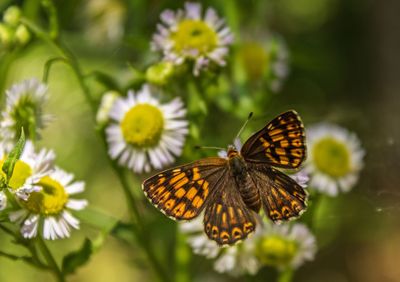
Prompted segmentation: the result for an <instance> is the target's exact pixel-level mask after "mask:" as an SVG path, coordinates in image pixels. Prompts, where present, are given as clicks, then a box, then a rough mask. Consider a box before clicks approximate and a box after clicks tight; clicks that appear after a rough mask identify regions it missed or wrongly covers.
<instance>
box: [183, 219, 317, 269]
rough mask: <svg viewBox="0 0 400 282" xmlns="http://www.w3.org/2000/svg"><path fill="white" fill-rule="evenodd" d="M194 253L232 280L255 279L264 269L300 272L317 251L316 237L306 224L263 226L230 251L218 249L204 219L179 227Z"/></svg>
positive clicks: (268, 224)
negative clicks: (247, 276) (243, 276)
mask: <svg viewBox="0 0 400 282" xmlns="http://www.w3.org/2000/svg"><path fill="white" fill-rule="evenodd" d="M180 230H181V231H182V232H184V233H186V234H187V235H188V239H187V241H188V243H189V244H190V246H191V247H192V249H193V252H194V253H195V254H198V255H202V256H205V257H206V258H209V259H215V261H214V269H215V270H216V271H218V272H221V273H228V274H230V275H233V276H239V275H243V274H250V275H255V274H256V273H257V272H258V271H259V269H260V268H261V267H262V266H263V265H268V266H274V267H276V268H277V269H279V270H281V269H285V268H287V267H290V268H297V267H299V266H300V265H302V264H303V263H304V262H305V261H309V260H312V259H313V258H314V256H315V253H316V251H317V247H316V242H315V237H314V235H313V234H312V233H311V232H310V231H309V230H308V228H307V227H306V226H305V225H303V224H293V225H289V224H282V225H275V224H271V223H269V222H264V224H263V225H261V224H260V226H259V227H258V228H257V229H256V232H255V234H254V235H253V236H251V237H250V238H247V239H246V240H244V241H243V242H241V243H239V244H236V245H234V246H230V247H223V248H221V247H219V246H218V245H217V243H215V242H214V241H212V240H210V239H208V237H207V235H206V234H205V233H204V228H203V222H202V217H198V218H197V219H195V220H193V221H190V222H184V223H181V224H180Z"/></svg>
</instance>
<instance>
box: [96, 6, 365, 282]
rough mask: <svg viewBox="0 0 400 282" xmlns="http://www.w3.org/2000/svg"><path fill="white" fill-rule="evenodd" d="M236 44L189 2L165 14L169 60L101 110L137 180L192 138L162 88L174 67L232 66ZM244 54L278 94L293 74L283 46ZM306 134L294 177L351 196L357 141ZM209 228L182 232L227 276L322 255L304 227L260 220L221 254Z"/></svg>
mask: <svg viewBox="0 0 400 282" xmlns="http://www.w3.org/2000/svg"><path fill="white" fill-rule="evenodd" d="M232 42H233V36H232V33H231V32H230V30H229V28H228V27H227V26H226V25H225V23H224V21H223V19H221V18H219V17H218V16H217V13H216V12H215V10H214V9H212V8H208V9H207V10H206V11H205V12H203V10H202V7H201V6H200V4H195V3H186V5H185V8H184V9H183V10H178V11H171V10H166V11H164V12H163V13H162V14H161V23H160V24H159V25H158V26H157V32H156V34H155V35H154V36H153V45H152V46H153V49H154V50H156V51H161V52H162V56H163V57H162V61H161V62H159V63H157V64H155V65H153V66H152V67H151V68H149V69H148V71H147V73H146V77H148V78H151V79H148V80H147V81H148V82H149V83H148V84H144V85H143V86H142V88H141V89H139V90H138V91H136V92H134V91H129V92H128V94H127V95H126V96H121V95H119V94H118V93H116V92H112V91H111V92H107V93H106V94H105V95H104V96H103V99H102V102H101V104H100V107H99V111H98V115H97V121H98V123H99V124H102V125H104V126H105V132H106V138H107V142H108V145H109V155H110V157H111V158H112V159H114V160H116V161H117V162H118V164H119V165H121V166H125V167H127V168H129V169H131V170H132V171H133V172H134V173H144V172H149V171H151V170H160V169H162V168H166V167H167V166H169V165H170V164H172V163H174V162H175V158H176V157H178V156H180V154H181V153H182V148H183V146H184V144H185V137H186V135H187V134H188V121H187V120H186V119H185V115H186V109H185V107H184V104H183V102H182V100H181V99H180V98H175V99H173V100H172V101H165V99H163V98H164V97H163V95H162V94H161V93H162V92H161V90H160V89H159V88H157V86H156V85H160V84H162V83H161V82H162V81H164V80H163V79H164V78H165V77H167V76H169V75H170V74H171V71H172V69H173V68H174V67H177V66H182V65H184V64H185V65H188V66H189V67H192V70H193V71H192V73H193V75H194V76H199V75H200V74H201V72H202V71H205V70H207V69H210V68H213V67H221V66H224V65H225V64H226V61H227V60H226V57H227V55H228V46H229V45H230V44H232ZM242 47H243V48H242V52H241V53H239V55H240V60H241V63H242V64H243V68H244V69H246V68H247V73H248V74H250V75H251V76H252V77H257V76H260V77H263V76H265V75H268V76H269V77H272V79H271V80H270V81H271V85H270V87H271V89H272V90H278V89H279V88H280V87H281V83H282V81H283V79H284V78H285V77H286V76H287V74H288V67H287V61H288V52H287V48H286V47H285V45H284V43H283V42H282V40H280V39H279V38H274V39H273V40H272V41H270V42H269V43H268V44H259V43H254V42H251V43H248V44H247V43H246V44H242ZM262 58H263V59H262ZM261 59H262V60H261ZM260 61H261V62H263V64H260V63H259V62H260ZM254 62H256V63H254ZM260 65H261V68H260ZM263 65H269V66H270V67H269V69H266V68H262V67H263ZM152 82H154V83H152ZM306 135H307V142H308V144H307V146H308V152H309V156H308V160H307V161H306V163H305V165H304V167H303V168H302V170H301V172H300V173H299V174H297V175H295V176H294V177H296V180H298V181H299V182H301V184H302V185H303V186H308V187H307V189H309V190H314V191H317V192H319V193H324V194H327V195H330V196H336V195H338V194H339V193H340V192H347V191H349V190H350V189H351V188H352V187H353V186H354V185H355V184H356V182H357V178H358V174H359V172H360V170H361V168H362V159H363V156H364V150H363V149H362V147H361V145H360V141H359V140H358V138H357V137H356V135H355V134H353V133H351V132H349V131H347V130H346V129H344V128H342V127H339V126H337V125H333V124H317V125H312V126H310V127H308V129H307V134H306ZM308 180H309V181H308ZM307 181H308V183H306V182H307ZM201 221H202V217H201V216H200V217H199V218H198V219H196V220H194V221H191V222H188V223H183V224H181V226H180V227H181V231H182V232H184V233H185V234H187V240H188V242H189V244H190V245H191V246H192V248H193V251H194V253H196V254H199V255H203V256H205V257H207V258H209V259H214V260H215V261H214V266H215V269H216V270H217V271H219V272H228V273H230V274H233V275H240V274H244V273H249V274H255V273H256V272H257V271H258V270H259V268H260V267H262V266H264V265H269V266H274V267H276V268H278V269H281V270H284V269H287V268H297V267H299V266H300V265H301V264H302V263H304V262H305V261H308V260H312V259H313V258H314V255H315V253H316V250H317V247H316V240H315V237H314V235H313V234H312V232H311V231H310V230H309V229H308V228H307V226H306V225H303V224H298V223H296V224H285V225H272V224H270V223H268V222H266V221H263V220H262V219H260V223H261V224H260V226H261V227H260V228H258V230H257V231H256V233H255V235H254V236H253V237H251V238H249V239H247V240H245V241H244V242H242V243H240V244H238V245H235V246H232V247H229V248H220V247H218V246H217V244H216V243H215V242H214V241H212V240H209V239H208V237H207V236H206V235H205V234H204V232H203V225H202V222H201Z"/></svg>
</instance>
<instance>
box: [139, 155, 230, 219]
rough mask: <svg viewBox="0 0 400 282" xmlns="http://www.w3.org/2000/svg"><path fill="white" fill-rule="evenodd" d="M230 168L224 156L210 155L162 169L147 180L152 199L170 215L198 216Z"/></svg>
mask: <svg viewBox="0 0 400 282" xmlns="http://www.w3.org/2000/svg"><path fill="white" fill-rule="evenodd" d="M226 171H227V163H226V160H225V159H223V158H206V159H203V160H200V161H197V162H193V163H190V164H187V165H183V166H180V167H176V168H173V169H169V170H165V171H163V172H160V173H159V174H157V175H154V176H153V177H150V178H149V179H147V180H145V181H144V182H143V185H142V188H143V191H144V193H145V195H146V196H147V197H148V199H149V200H150V201H151V202H152V204H153V205H155V206H156V207H157V208H158V209H160V210H161V211H162V212H163V213H165V214H166V215H167V216H169V217H171V218H173V219H178V220H189V219H192V218H195V217H196V216H198V215H199V213H200V212H201V211H202V210H203V208H204V207H205V204H206V202H207V200H208V198H209V197H210V195H211V194H212V192H213V191H214V189H215V188H216V187H217V186H218V185H219V183H220V181H221V179H222V178H223V176H224V174H225V173H226Z"/></svg>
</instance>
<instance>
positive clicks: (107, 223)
mask: <svg viewBox="0 0 400 282" xmlns="http://www.w3.org/2000/svg"><path fill="white" fill-rule="evenodd" d="M74 215H75V216H76V217H78V218H79V219H80V220H81V221H82V223H84V224H87V225H90V226H92V227H94V228H96V229H98V230H100V231H102V232H104V233H110V232H111V230H112V229H113V228H114V227H115V226H116V225H117V224H118V219H117V218H115V217H113V216H111V215H108V214H105V213H104V212H102V211H98V210H95V209H92V208H87V209H84V210H82V211H79V213H76V214H74Z"/></svg>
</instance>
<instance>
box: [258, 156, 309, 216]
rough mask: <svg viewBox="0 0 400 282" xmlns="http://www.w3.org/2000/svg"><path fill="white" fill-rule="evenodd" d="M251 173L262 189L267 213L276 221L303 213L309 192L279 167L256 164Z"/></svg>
mask: <svg viewBox="0 0 400 282" xmlns="http://www.w3.org/2000/svg"><path fill="white" fill-rule="evenodd" d="M250 173H251V175H252V177H253V179H254V181H255V183H256V185H257V187H258V189H259V191H260V197H261V201H262V204H263V207H264V212H265V214H266V215H267V216H268V217H269V218H270V219H271V220H272V221H274V222H277V221H282V220H290V219H292V218H296V217H298V216H299V215H301V213H302V212H304V211H305V209H306V207H307V205H306V201H307V192H306V190H304V188H303V187H301V186H300V185H299V184H298V183H297V182H296V181H294V180H293V179H292V178H290V177H289V176H287V175H286V174H284V173H282V172H280V171H279V170H277V169H274V168H271V167H266V166H263V165H261V164H258V165H254V167H253V169H251V172H250Z"/></svg>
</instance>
